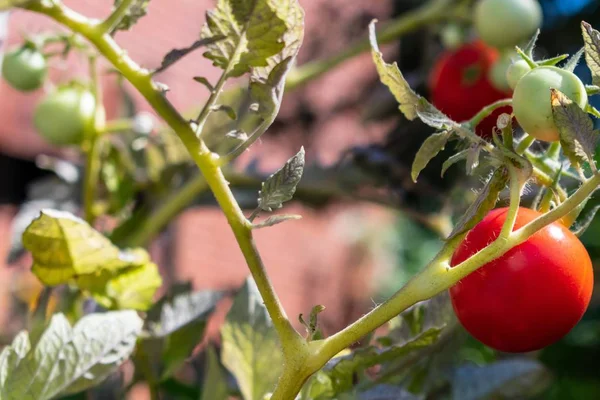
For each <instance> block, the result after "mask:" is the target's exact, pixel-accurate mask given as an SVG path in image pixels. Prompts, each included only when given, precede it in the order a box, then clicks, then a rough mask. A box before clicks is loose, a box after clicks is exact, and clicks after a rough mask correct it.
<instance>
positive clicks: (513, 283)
mask: <svg viewBox="0 0 600 400" xmlns="http://www.w3.org/2000/svg"><path fill="white" fill-rule="evenodd" d="M507 211H508V209H507V208H499V209H496V210H493V211H491V212H490V213H489V214H488V215H487V216H486V217H485V218H484V219H483V221H481V222H480V223H479V224H478V225H476V226H475V227H474V228H473V229H472V230H471V231H470V232H469V233H468V234H467V236H466V238H465V239H464V240H463V242H462V243H461V244H460V246H459V247H458V248H457V250H456V251H455V253H454V255H453V256H452V260H451V266H452V267H454V266H456V265H458V264H460V263H461V262H462V261H464V260H466V259H468V258H469V257H470V256H471V255H473V254H475V253H476V252H477V251H479V250H481V249H483V248H484V247H485V246H486V245H488V244H489V243H491V242H492V241H493V240H494V239H496V238H497V237H498V235H499V233H500V231H501V229H502V224H503V223H504V220H505V219H506V214H507ZM539 215H540V213H538V212H537V211H533V210H531V209H527V208H520V209H519V212H518V215H517V220H516V223H515V228H514V229H515V230H516V229H518V228H520V227H522V226H523V225H525V224H527V223H528V222H530V221H532V220H533V219H535V218H537V217H538V216H539ZM593 281H594V277H593V269H592V261H591V260H590V257H589V255H588V253H587V251H586V249H585V247H584V246H583V244H582V243H581V242H580V241H579V239H578V238H577V237H576V236H575V235H574V234H573V233H572V232H570V231H569V230H568V229H567V228H566V227H564V226H563V225H561V224H560V223H558V222H555V223H552V224H550V225H548V226H546V227H545V228H544V229H542V230H540V231H538V232H537V233H536V234H535V235H533V236H531V237H530V238H529V239H527V241H525V242H523V243H521V244H520V245H518V246H516V247H514V248H512V249H511V250H509V251H508V252H507V253H505V254H504V255H502V256H501V257H499V258H498V259H496V260H494V261H491V262H490V263H488V264H486V265H484V266H482V267H481V268H479V269H478V270H476V271H475V272H473V273H472V274H470V275H468V276H467V277H465V278H463V279H462V280H460V281H459V282H458V283H457V284H456V285H455V286H453V287H452V288H450V297H451V300H452V306H453V308H454V311H455V313H456V316H457V317H458V319H459V321H460V322H461V324H462V325H463V326H464V327H465V329H466V330H467V331H468V332H469V333H471V335H473V336H474V337H475V338H476V339H477V340H479V341H480V342H482V343H484V344H485V345H487V346H489V347H492V348H494V349H497V350H500V351H504V352H510V353H522V352H529V351H534V350H539V349H541V348H544V347H546V346H548V345H550V344H552V343H554V342H556V341H558V340H559V339H561V338H562V337H563V336H565V335H566V334H567V333H568V332H569V331H570V330H571V329H572V328H573V327H574V326H575V325H576V324H577V323H578V322H579V320H580V319H581V317H582V316H583V314H584V312H585V310H586V309H587V307H588V305H589V302H590V298H591V295H592V289H593Z"/></svg>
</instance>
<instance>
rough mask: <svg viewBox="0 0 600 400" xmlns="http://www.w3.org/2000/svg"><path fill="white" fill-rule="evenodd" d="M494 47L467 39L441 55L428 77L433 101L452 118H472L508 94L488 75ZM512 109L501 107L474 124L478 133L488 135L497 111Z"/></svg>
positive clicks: (457, 119) (494, 124)
mask: <svg viewBox="0 0 600 400" xmlns="http://www.w3.org/2000/svg"><path fill="white" fill-rule="evenodd" d="M499 57H500V54H499V53H498V51H497V50H496V49H494V48H492V47H488V46H487V45H485V44H484V43H483V42H481V41H476V42H473V43H468V44H465V45H463V46H462V47H460V48H458V49H457V50H454V51H449V52H447V53H445V54H443V55H442V57H441V58H440V59H439V60H438V61H437V63H436V65H435V66H434V69H433V72H432V74H431V76H430V78H429V86H430V88H431V101H432V102H433V105H434V106H436V107H437V108H438V109H439V110H441V111H442V112H444V113H445V114H446V115H448V116H449V117H450V118H452V119H453V120H455V121H458V122H462V121H466V120H468V119H470V118H472V117H473V116H474V115H475V114H477V113H478V112H479V111H480V110H481V109H482V108H483V107H485V106H487V105H489V104H491V103H493V102H495V101H497V100H501V99H505V98H508V97H511V96H512V92H503V91H500V90H498V89H496V88H495V87H494V86H493V85H492V83H491V81H490V80H489V78H488V75H489V74H488V72H489V70H490V68H491V67H492V65H493V64H494V61H496V60H497V59H498V58H499ZM511 112H512V109H511V107H502V108H500V109H498V110H496V111H494V112H493V113H492V115H490V116H489V117H487V118H486V119H484V120H483V121H481V123H480V124H479V125H477V127H476V129H475V131H476V132H477V134H478V135H479V136H481V137H486V138H490V137H491V136H492V129H493V128H494V127H495V126H496V121H497V119H498V117H499V116H500V114H502V113H508V114H510V113H511Z"/></svg>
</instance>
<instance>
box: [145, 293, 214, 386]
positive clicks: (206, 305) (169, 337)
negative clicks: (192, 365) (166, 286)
mask: <svg viewBox="0 0 600 400" xmlns="http://www.w3.org/2000/svg"><path fill="white" fill-rule="evenodd" d="M221 297H222V294H221V293H220V292H213V291H199V292H191V291H190V288H189V287H187V286H186V287H183V288H177V287H176V288H174V289H173V290H172V291H171V293H169V294H167V295H165V296H164V297H163V298H162V299H161V300H159V301H158V302H157V303H156V304H155V305H154V306H153V307H152V308H151V309H150V310H149V311H148V316H147V318H146V323H145V327H144V331H145V335H144V338H143V339H142V341H141V343H140V345H142V346H144V348H145V349H147V350H148V353H150V354H155V355H156V358H158V359H157V360H154V361H153V364H162V371H161V379H163V380H164V379H166V378H168V377H169V376H171V375H172V374H173V373H175V372H176V371H177V369H179V367H181V365H182V364H183V363H184V362H185V360H186V359H187V358H188V357H189V356H190V355H191V354H192V351H193V350H194V348H195V347H196V346H197V345H198V344H199V343H200V341H202V338H203V337H204V331H205V329H206V324H207V321H208V318H209V317H210V316H211V315H212V313H213V311H214V309H215V306H216V305H217V303H218V302H219V300H221Z"/></svg>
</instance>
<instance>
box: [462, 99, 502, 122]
mask: <svg viewBox="0 0 600 400" xmlns="http://www.w3.org/2000/svg"><path fill="white" fill-rule="evenodd" d="M511 104H512V99H503V100H498V101H496V102H494V103H492V104H490V105H488V106H485V107H483V108H482V109H481V111H479V112H478V113H477V114H475V115H474V116H473V118H471V119H470V120H469V125H470V126H471V127H473V128H475V127H476V126H477V125H479V123H480V122H481V121H483V120H484V119H486V118H487V117H488V116H490V115H491V114H492V113H493V112H494V111H496V110H497V109H498V108H501V107H506V106H510V105H511Z"/></svg>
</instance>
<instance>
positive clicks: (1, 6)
mask: <svg viewBox="0 0 600 400" xmlns="http://www.w3.org/2000/svg"><path fill="white" fill-rule="evenodd" d="M31 1H32V0H0V11H1V10H7V9H10V8H12V7H20V6H24V5H25V4H27V3H29V2H31Z"/></svg>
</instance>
